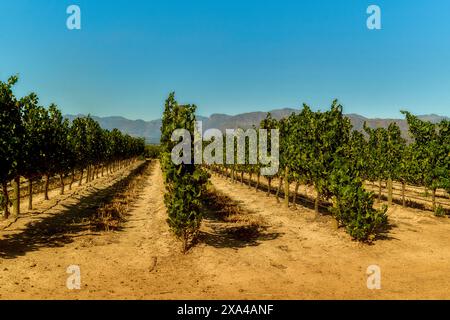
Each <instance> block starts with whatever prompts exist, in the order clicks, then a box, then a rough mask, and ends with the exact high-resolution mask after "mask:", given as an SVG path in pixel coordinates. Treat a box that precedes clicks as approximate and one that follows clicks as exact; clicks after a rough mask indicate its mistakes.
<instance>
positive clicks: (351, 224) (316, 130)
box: [225, 101, 387, 241]
mask: <svg viewBox="0 0 450 320" xmlns="http://www.w3.org/2000/svg"><path fill="white" fill-rule="evenodd" d="M260 128H262V129H279V132H280V145H279V152H280V169H279V172H278V175H277V176H275V177H276V178H278V181H279V185H278V189H277V199H278V198H279V194H280V192H281V190H282V189H283V185H284V194H285V204H286V206H288V205H289V201H290V185H291V183H295V192H294V198H293V202H294V203H295V201H296V199H295V197H296V196H297V191H298V188H299V185H301V184H304V185H311V186H313V187H314V189H315V193H316V198H315V203H314V208H315V211H316V214H318V213H319V208H320V207H321V203H322V202H323V201H327V200H328V201H329V200H331V201H332V202H333V206H332V208H330V210H331V212H332V214H333V216H334V217H335V219H336V220H337V223H338V224H340V225H342V226H344V227H345V228H346V230H347V231H348V233H349V234H350V235H351V236H352V237H353V238H355V239H357V240H361V241H366V240H371V239H373V238H374V237H375V235H376V234H377V232H378V231H379V230H381V229H382V228H383V227H384V226H385V225H386V223H387V216H386V210H387V209H386V208H385V207H383V208H382V209H380V210H377V209H375V208H374V207H373V204H374V201H373V199H372V198H373V197H372V194H371V193H369V192H366V191H365V189H364V179H365V177H364V165H365V164H364V162H363V160H362V159H361V157H360V150H359V148H361V147H362V146H361V143H362V142H363V141H364V137H363V135H362V134H361V133H359V132H357V131H352V126H351V123H350V120H349V119H348V118H346V117H345V116H344V115H343V113H342V106H341V105H340V104H339V103H338V101H334V102H333V104H332V106H331V108H330V110H329V111H326V112H313V111H312V110H311V109H310V108H309V107H308V106H307V105H304V107H303V109H302V110H301V112H299V113H293V114H292V115H291V116H289V117H287V118H284V119H281V120H280V121H277V120H276V119H273V118H272V117H271V116H270V114H269V115H268V116H267V118H266V119H265V120H263V121H262V122H261V124H260ZM269 139H270V138H269ZM269 153H270V150H269ZM259 166H260V165H258V166H255V165H251V164H249V163H246V164H241V165H226V166H225V167H226V169H231V177H232V179H234V177H235V176H236V173H237V172H239V173H240V174H241V179H242V177H243V174H244V172H245V173H248V174H249V175H250V177H251V176H252V175H253V174H256V175H257V186H256V188H258V186H259V181H260V175H259ZM275 177H267V179H268V184H269V185H268V194H270V191H271V181H272V179H273V178H275Z"/></svg>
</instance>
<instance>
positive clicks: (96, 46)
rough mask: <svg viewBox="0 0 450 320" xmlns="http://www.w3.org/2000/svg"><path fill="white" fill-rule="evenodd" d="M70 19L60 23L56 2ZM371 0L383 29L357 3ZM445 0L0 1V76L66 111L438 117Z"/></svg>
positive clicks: (447, 48)
mask: <svg viewBox="0 0 450 320" xmlns="http://www.w3.org/2000/svg"><path fill="white" fill-rule="evenodd" d="M70 4H77V5H79V6H80V7H81V10H82V30H80V31H70V30H68V29H67V28H66V19H67V17H68V15H67V14H66V8H67V6H68V5H70ZM369 4H377V5H379V6H380V7H381V10H382V30H380V31H370V30H368V29H367V27H366V19H367V17H368V15H367V14H366V8H367V6H368V5H369ZM449 17H450V1H448V0H428V1H426V0H414V1H411V0H388V1H387V0H386V1H381V0H373V1H365V0H339V1H338V0H334V1H329V0H316V1H312V0H311V1H306V0H305V1H301V0H295V1H294V0H292V1H287V0H270V1H269V0H268V1H264V0H159V1H152V0H146V1H144V0H142V1H139V0H128V1H125V0H71V1H65V0H0V79H2V80H5V79H6V78H7V77H8V76H9V75H11V74H16V73H18V74H19V75H20V77H21V79H20V85H19V86H18V87H17V91H16V92H17V94H18V95H23V94H26V93H28V92H30V91H36V92H37V93H38V95H39V96H40V97H41V101H42V103H44V104H48V103H50V102H56V103H57V104H58V105H59V106H60V108H61V109H62V110H63V112H64V113H71V114H78V113H91V114H94V115H100V116H106V115H121V116H125V117H128V118H131V119H137V118H141V119H144V120H151V119H155V118H158V117H160V114H161V112H162V109H163V102H164V99H165V97H166V96H167V94H168V93H169V92H170V91H176V93H177V97H178V99H179V100H180V102H186V103H195V104H197V105H198V107H199V112H198V113H199V114H202V115H210V114H212V113H227V114H237V113H241V112H246V111H256V110H271V109H275V108H283V107H299V106H300V105H301V103H303V102H306V103H309V104H311V105H312V106H313V108H314V109H317V108H322V109H323V108H326V107H328V106H329V105H330V103H331V101H332V100H333V98H338V99H340V100H341V103H342V104H343V105H344V107H345V110H344V111H345V112H346V113H359V114H362V115H365V116H370V117H401V115H400V113H399V110H400V109H402V108H404V109H407V110H410V111H412V112H414V113H417V114H425V113H437V114H441V115H447V116H450V111H449V110H450V18H449Z"/></svg>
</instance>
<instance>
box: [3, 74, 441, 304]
mask: <svg viewBox="0 0 450 320" xmlns="http://www.w3.org/2000/svg"><path fill="white" fill-rule="evenodd" d="M16 82H17V78H16V77H12V78H10V79H9V80H8V81H7V82H5V83H3V82H2V83H0V85H1V92H0V93H1V96H0V102H1V108H2V109H1V113H0V126H1V129H2V136H1V137H0V139H1V140H0V148H1V154H2V157H1V158H0V161H1V167H0V170H1V179H2V181H1V182H2V191H1V200H2V208H3V218H4V220H3V221H1V223H0V270H3V273H2V274H0V298H30V297H31V298H33V297H35V296H37V297H40V298H62V299H80V298H81V299H83V298H87V299H91V298H93V299H97V298H124V299H129V298H140V299H148V298H150V299H192V298H199V299H205V298H208V299H209V298H222V299H230V298H231V299H233V298H234V299H236V298H238V299H242V298H245V299H247V298H249V299H252V298H255V299H261V298H274V299H278V298H288V299H298V298H328V299H329V298H331V299H333V298H337V297H338V298H364V299H365V298H367V299H385V298H399V297H400V298H417V297H419V298H420V297H431V298H436V297H437V298H445V297H448V290H449V288H450V284H448V283H442V279H443V278H444V277H445V276H446V275H447V274H448V272H450V270H449V269H448V264H445V263H444V262H445V261H448V259H450V252H449V251H448V249H446V247H445V246H444V245H443V243H446V242H448V241H450V238H449V237H450V233H449V232H448V231H449V229H448V227H449V225H450V223H449V221H448V217H447V216H448V214H449V210H450V199H449V194H448V193H449V191H450V184H449V173H450V159H449V156H450V140H449V122H448V121H442V122H440V123H431V122H426V121H422V120H420V119H418V118H417V117H415V116H413V115H412V114H409V113H407V112H405V113H404V114H405V116H406V119H407V121H408V124H409V128H410V138H408V139H405V138H404V137H402V135H401V133H400V129H399V127H398V125H396V124H392V125H390V126H389V127H388V128H377V129H372V128H369V127H368V126H365V127H364V131H363V132H359V131H355V130H353V128H352V126H351V124H350V121H349V119H348V118H346V117H345V116H344V114H343V107H342V106H341V105H340V104H339V102H338V101H334V102H333V103H332V105H331V107H330V108H329V109H328V110H325V111H313V110H312V109H311V108H310V107H309V106H307V105H304V106H303V108H302V109H301V110H300V111H299V112H297V113H293V114H292V115H290V116H289V117H286V118H283V119H281V120H276V119H274V118H273V117H272V116H271V115H270V114H269V115H268V116H267V117H266V119H264V120H263V121H262V122H261V123H260V126H259V128H255V129H264V130H266V131H258V132H268V135H269V136H268V139H269V140H271V138H272V137H271V134H272V133H271V132H272V131H271V130H273V129H278V130H279V133H280V134H279V146H278V147H279V169H278V172H277V173H276V174H275V175H273V176H263V175H262V174H261V169H262V168H263V167H264V166H265V164H262V163H257V164H255V163H254V158H255V156H256V158H258V156H259V154H256V155H255V154H251V153H249V152H246V153H245V156H244V157H243V158H244V159H243V163H239V158H241V156H242V155H240V154H239V152H238V148H237V147H236V145H234V146H233V148H234V149H233V150H234V153H232V158H234V163H232V164H224V163H202V164H192V163H195V161H190V162H189V163H185V162H182V163H175V162H174V161H173V150H174V148H175V149H176V146H177V145H178V144H179V142H180V141H179V139H175V138H174V135H173V133H174V131H175V130H177V129H184V130H186V131H187V132H189V133H191V134H192V136H196V135H198V134H199V133H198V132H196V130H195V128H196V110H197V107H196V106H195V105H191V104H179V103H178V102H177V100H176V99H175V94H174V93H172V94H170V95H169V97H168V98H167V100H166V102H165V105H164V111H163V117H162V126H161V144H160V145H159V146H148V145H147V146H146V145H145V142H144V140H143V139H139V138H133V137H131V136H128V135H124V134H122V133H121V132H120V131H119V130H117V129H114V130H111V131H108V130H105V129H102V128H101V127H100V125H99V123H97V122H96V121H94V120H93V119H92V118H91V117H89V116H88V117H80V118H76V119H75V120H73V121H71V122H70V121H68V120H66V119H64V117H63V116H62V114H61V111H59V110H58V108H57V107H56V106H55V105H51V106H50V107H48V108H44V107H42V106H40V105H39V101H38V98H37V96H36V95H35V94H31V95H29V96H26V97H24V98H21V99H17V98H16V97H15V96H14V94H13V87H14V85H15V84H16ZM240 132H243V133H244V134H245V130H242V131H240ZM258 134H259V133H258ZM257 138H258V139H256V140H257V141H259V137H257ZM237 140H239V137H238V136H236V141H237ZM243 141H245V146H246V147H249V146H250V145H251V143H252V142H251V139H250V138H248V137H247V138H245V139H244V140H243ZM214 142H217V141H216V140H214V141H212V142H208V141H202V146H201V147H203V148H204V149H208V148H207V147H208V145H209V144H210V143H214ZM221 142H222V143H221V144H220V143H218V144H216V145H217V146H219V147H220V148H221V150H220V151H223V152H218V151H219V150H218V149H215V151H214V152H213V153H214V155H215V156H217V155H218V154H219V153H220V154H223V155H225V154H226V153H227V152H226V151H227V146H228V145H227V144H228V143H230V141H229V140H227V139H224V140H223V141H221ZM189 147H190V148H191V150H195V149H196V148H199V146H198V145H196V143H195V141H190V145H189ZM219 147H218V148H219ZM267 147H268V149H267V150H266V151H265V152H266V153H267V154H266V156H275V153H276V150H275V148H274V146H273V144H272V145H268V146H267ZM208 150H211V148H209V149H208ZM246 150H247V149H246ZM260 152H263V150H261V149H259V148H258V153H260ZM184 156H186V155H184ZM194 157H195V155H194V153H191V154H189V158H190V159H189V160H194ZM216 159H217V157H216ZM241 160H242V159H241ZM23 206H27V210H26V209H24V207H23ZM11 218H13V219H11ZM418 236H420V241H417V239H418ZM180 249H181V250H180ZM374 263H375V264H377V265H380V266H382V267H383V270H384V271H383V272H385V274H386V278H387V279H388V281H386V284H385V285H384V287H383V289H384V290H383V291H379V292H373V291H368V290H367V289H366V287H365V286H366V278H365V277H366V275H365V270H366V268H367V266H368V265H372V264H374ZM70 265H78V266H80V268H81V272H82V287H81V289H80V290H78V291H70V290H67V288H66V286H65V283H66V282H65V281H66V278H67V273H66V268H67V266H70ZM410 268H411V269H410ZM410 270H415V272H417V273H411V272H410ZM24 275H25V276H24ZM343 282H345V284H346V285H343ZM280 288H283V289H280Z"/></svg>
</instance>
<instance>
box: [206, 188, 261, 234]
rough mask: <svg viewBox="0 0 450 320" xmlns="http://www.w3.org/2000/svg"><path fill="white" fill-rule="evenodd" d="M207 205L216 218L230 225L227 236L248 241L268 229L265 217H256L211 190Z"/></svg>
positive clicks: (219, 193)
mask: <svg viewBox="0 0 450 320" xmlns="http://www.w3.org/2000/svg"><path fill="white" fill-rule="evenodd" d="M206 201H207V205H208V207H209V208H210V210H211V211H213V212H214V214H215V216H216V217H218V218H219V219H220V220H221V221H223V222H225V223H230V224H231V226H230V227H229V228H227V234H228V235H229V236H231V237H232V238H235V239H239V240H248V239H252V238H255V237H257V236H258V235H259V234H260V233H261V232H263V231H264V230H266V229H267V227H266V225H267V224H266V222H265V221H264V219H263V217H261V216H259V215H255V214H253V213H252V212H250V211H248V210H246V209H245V208H243V207H241V206H239V204H237V203H236V202H235V201H233V200H232V199H230V198H229V197H227V196H226V195H224V194H223V193H221V192H220V191H217V190H215V189H211V190H209V194H208V197H207V200H206Z"/></svg>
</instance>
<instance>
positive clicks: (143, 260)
mask: <svg viewBox="0 0 450 320" xmlns="http://www.w3.org/2000/svg"><path fill="white" fill-rule="evenodd" d="M125 176H126V172H125V171H124V172H122V173H121V174H118V175H117V177H116V178H115V180H114V181H110V180H106V179H105V180H98V182H97V184H96V185H95V186H94V185H93V186H92V188H85V189H83V190H78V191H77V192H76V194H74V195H73V196H70V197H67V198H64V199H61V200H60V201H59V202H57V203H55V204H54V205H53V207H52V208H51V209H49V210H47V211H46V212H45V213H42V214H39V215H32V216H30V217H28V218H23V219H20V220H19V221H17V222H16V223H15V224H13V225H11V226H10V227H9V228H7V229H6V230H4V231H0V298H2V299H405V298H406V299H432V298H440V299H449V298H450V276H449V275H450V263H449V261H450V248H449V243H450V222H449V219H439V218H435V217H434V216H432V214H431V213H429V212H423V211H419V210H416V209H403V208H401V207H398V206H394V207H393V208H391V209H390V210H389V217H390V221H391V225H392V229H391V230H390V232H389V234H388V235H387V236H386V237H384V238H383V239H381V240H378V241H377V242H376V243H375V244H373V245H364V244H359V243H356V242H353V241H351V239H350V238H349V237H348V236H347V234H346V233H345V232H344V231H343V230H334V229H333V227H332V223H331V219H330V218H329V217H326V216H324V217H321V218H319V219H315V215H314V212H313V211H312V210H310V209H306V208H301V207H299V208H298V209H296V210H293V209H291V208H289V209H288V208H284V207H282V205H280V204H278V203H277V202H276V200H275V198H274V197H273V196H272V197H267V196H266V194H265V193H264V192H262V191H260V192H256V191H255V190H254V189H253V188H252V189H250V188H248V187H247V186H241V185H239V184H231V183H230V182H229V181H228V180H225V179H223V178H221V177H218V176H213V177H212V179H211V182H212V185H213V186H214V188H215V190H217V191H218V192H220V193H222V194H224V195H226V196H228V197H229V198H230V199H229V201H230V203H231V202H233V203H234V204H237V205H238V206H239V207H240V208H242V211H243V212H244V214H246V215H249V216H251V217H257V218H258V219H260V221H263V224H264V226H265V228H263V229H262V230H261V231H260V233H258V234H256V235H255V236H254V237H251V238H247V239H246V240H242V239H239V238H236V237H235V236H233V234H232V233H230V232H229V231H230V229H232V228H233V227H234V226H233V224H232V223H225V222H223V221H221V220H220V219H218V218H217V217H216V216H215V214H214V212H209V214H208V215H207V217H206V218H205V220H204V223H203V226H202V233H201V237H200V242H199V243H198V244H197V245H196V246H195V247H194V248H193V249H192V250H191V251H190V252H189V253H188V254H186V255H183V254H181V252H180V247H181V246H180V244H179V243H178V242H177V241H176V240H175V239H174V238H173V236H172V234H171V233H170V231H169V229H168V226H167V223H166V217H167V215H166V210H165V207H164V203H163V192H164V189H163V181H162V174H161V170H160V168H159V164H158V163H154V164H153V165H152V166H151V167H150V168H149V177H148V179H147V181H146V185H145V187H144V189H143V190H142V192H141V194H140V196H139V198H138V199H137V201H136V202H135V204H134V208H133V209H132V210H131V211H130V216H129V217H128V221H127V222H126V223H125V225H124V227H123V229H122V230H121V231H117V232H102V233H98V232H91V231H89V230H85V229H82V228H77V227H76V226H77V224H76V223H71V221H72V220H74V219H75V217H79V216H80V215H81V216H82V215H83V212H85V211H86V210H87V209H86V208H88V207H89V205H90V204H92V203H94V202H96V201H99V199H101V197H102V196H104V193H105V192H107V191H108V188H110V187H111V186H112V185H113V184H114V183H115V182H117V181H118V180H120V179H123V178H124V177H125ZM102 181H103V182H102ZM105 190H106V191H105ZM102 193H103V194H102ZM27 219H28V220H27ZM71 219H72V220H71ZM61 222H63V223H61ZM29 223H32V224H33V225H30V224H29ZM58 228H61V229H58ZM70 265H78V266H79V267H80V271H81V290H69V289H68V288H67V287H66V280H67V278H68V277H69V274H67V273H66V269H67V267H68V266H70ZM370 265H378V266H379V267H380V268H381V289H380V290H369V289H368V288H367V284H366V283H367V275H366V270H367V267H368V266H370Z"/></svg>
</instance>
